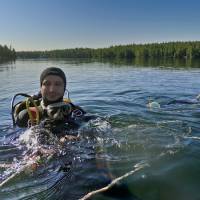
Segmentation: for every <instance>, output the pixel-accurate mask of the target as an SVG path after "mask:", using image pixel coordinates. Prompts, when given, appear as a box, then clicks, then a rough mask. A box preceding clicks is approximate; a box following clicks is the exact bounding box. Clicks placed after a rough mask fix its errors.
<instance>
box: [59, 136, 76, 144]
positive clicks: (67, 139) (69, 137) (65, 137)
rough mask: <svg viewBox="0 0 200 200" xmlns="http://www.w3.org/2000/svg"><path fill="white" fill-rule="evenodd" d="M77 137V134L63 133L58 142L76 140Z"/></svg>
mask: <svg viewBox="0 0 200 200" xmlns="http://www.w3.org/2000/svg"><path fill="white" fill-rule="evenodd" d="M78 139H79V136H74V135H65V136H64V137H61V138H60V142H61V143H65V142H66V141H77V140H78Z"/></svg>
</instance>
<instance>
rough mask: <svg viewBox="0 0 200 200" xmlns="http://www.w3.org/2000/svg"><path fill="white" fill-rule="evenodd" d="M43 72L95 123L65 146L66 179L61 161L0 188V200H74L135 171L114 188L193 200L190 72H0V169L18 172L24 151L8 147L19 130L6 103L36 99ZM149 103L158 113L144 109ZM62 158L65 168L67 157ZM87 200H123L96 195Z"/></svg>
mask: <svg viewBox="0 0 200 200" xmlns="http://www.w3.org/2000/svg"><path fill="white" fill-rule="evenodd" d="M50 66H56V67H60V68H62V69H63V70H64V72H65V73H66V75H67V79H68V83H67V88H68V90H69V92H70V98H71V99H72V101H73V102H74V103H75V104H77V105H80V106H82V107H83V108H84V109H85V110H86V111H87V112H88V113H90V114H93V115H97V116H99V118H98V120H97V121H94V122H92V123H93V124H92V125H91V124H87V125H85V127H84V128H83V129H82V132H81V133H87V134H88V135H89V136H88V135H87V137H85V138H84V141H83V142H82V141H78V142H77V143H76V142H72V143H70V144H69V146H68V148H69V151H70V152H72V154H71V155H70V156H71V157H73V158H72V160H73V163H74V166H73V169H71V171H70V173H68V172H63V171H60V170H58V166H59V163H60V162H61V160H63V158H61V159H60V158H59V159H57V160H56V161H55V160H53V161H49V163H47V164H46V165H45V166H42V167H39V169H38V170H35V171H34V170H33V171H29V172H27V171H26V172H20V173H19V174H17V175H16V176H15V177H14V178H13V179H11V180H10V181H8V182H7V183H6V184H5V185H3V186H1V188H0V199H9V200H10V199H70V200H71V199H80V198H82V197H83V196H84V195H86V194H87V193H88V192H89V191H92V190H95V189H99V188H101V187H103V186H105V185H106V184H105V182H106V180H107V175H108V174H112V176H113V177H119V176H122V175H124V174H126V173H128V172H130V171H131V170H134V169H137V167H138V166H139V167H141V168H140V169H139V170H138V171H137V172H135V173H133V174H132V175H130V176H128V177H126V178H124V179H123V180H122V181H121V183H123V184H124V185H126V186H127V188H128V190H129V192H130V193H131V194H133V195H135V196H137V197H138V198H139V199H141V200H171V199H176V200H189V199H190V200H199V199H200V191H199V185H200V154H199V152H200V131H199V130H200V124H199V121H200V120H199V119H200V104H199V103H198V101H197V100H196V96H197V95H198V94H199V93H200V78H199V77H200V69H198V68H181V67H177V66H167V68H165V67H163V66H162V67H158V66H157V67H154V66H149V67H143V66H138V65H137V66H134V65H123V64H120V65H119V64H109V63H99V62H84V61H82V62H80V61H76V60H54V61H51V60H27V61H22V60H17V61H16V62H15V63H6V64H1V65H0V85H1V91H0V114H1V115H0V164H4V163H7V164H8V163H11V164H16V163H18V164H19V165H18V167H21V166H22V163H21V161H20V160H22V159H23V157H24V156H25V152H26V151H24V149H23V147H21V146H20V145H19V144H18V143H17V142H16V140H17V138H18V136H19V135H21V134H23V133H24V132H26V131H27V130H24V129H19V128H13V127H12V119H11V115H10V102H11V99H12V97H13V95H14V94H16V93H19V92H23V93H28V94H34V93H37V92H38V90H39V76H40V73H41V72H42V70H43V69H45V68H46V67H50ZM199 67H200V63H199ZM66 96H67V95H66ZM149 99H151V100H152V101H156V102H157V103H159V105H160V107H158V106H157V107H152V108H149V107H148V106H147V103H148V102H149ZM92 134H96V136H94V135H92ZM91 135H92V136H91ZM96 154H98V157H97V156H96ZM72 155H73V156H72ZM63 157H64V159H65V160H67V154H65V155H63ZM99 166H103V167H100V168H101V169H99ZM102 168H103V170H102ZM13 169H14V170H15V171H14V170H13V171H12V172H11V171H9V169H4V168H0V173H1V176H0V178H1V180H3V179H6V178H8V177H9V176H10V175H12V173H16V172H17V170H19V168H17V167H15V168H13ZM103 171H105V174H104V172H103ZM6 173H7V174H6ZM92 199H125V198H122V197H119V198H117V197H108V196H105V195H102V194H97V195H95V196H93V198H92ZM129 199H130V198H129Z"/></svg>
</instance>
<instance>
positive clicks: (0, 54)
mask: <svg viewBox="0 0 200 200" xmlns="http://www.w3.org/2000/svg"><path fill="white" fill-rule="evenodd" d="M15 58H16V52H15V50H14V49H13V48H12V47H10V48H8V47H7V46H6V45H4V46H2V45H0V61H1V60H14V59H15Z"/></svg>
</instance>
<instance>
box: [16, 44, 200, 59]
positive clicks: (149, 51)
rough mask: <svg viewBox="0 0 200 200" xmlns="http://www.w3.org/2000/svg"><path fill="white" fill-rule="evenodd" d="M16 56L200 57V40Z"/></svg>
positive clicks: (28, 52)
mask: <svg viewBox="0 0 200 200" xmlns="http://www.w3.org/2000/svg"><path fill="white" fill-rule="evenodd" d="M16 56H17V58H22V59H26V58H96V59H135V58H145V59H147V58H166V59H167V58H175V59H176V58H177V59H179V58H180V59H198V58H200V41H186V42H163V43H148V44H129V45H116V46H111V47H108V48H98V49H93V48H73V49H57V50H49V51H17V52H16Z"/></svg>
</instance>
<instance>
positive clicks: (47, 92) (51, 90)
mask: <svg viewBox="0 0 200 200" xmlns="http://www.w3.org/2000/svg"><path fill="white" fill-rule="evenodd" d="M40 89H41V94H42V97H43V98H45V99H46V100H48V101H56V100H58V99H60V98H62V97H63V96H64V92H65V91H64V82H63V79H62V78H61V77H59V76H56V75H48V76H46V77H45V79H44V80H43V82H42V86H41V88H40Z"/></svg>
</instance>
